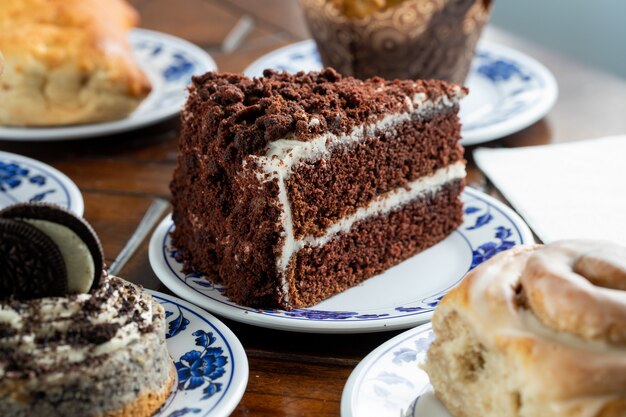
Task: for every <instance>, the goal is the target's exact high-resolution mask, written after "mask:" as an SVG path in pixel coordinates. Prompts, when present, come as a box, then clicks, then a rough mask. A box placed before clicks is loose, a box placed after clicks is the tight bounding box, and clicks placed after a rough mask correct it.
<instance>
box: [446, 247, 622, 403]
mask: <svg viewBox="0 0 626 417" xmlns="http://www.w3.org/2000/svg"><path fill="white" fill-rule="evenodd" d="M598 277H600V278H598ZM625 285H626V249H624V248H620V247H617V246H616V245H613V244H610V243H606V242H592V241H561V242H555V243H552V244H550V245H546V246H541V245H538V246H527V247H515V248H513V249H511V250H509V251H506V252H503V253H501V254H499V255H497V256H495V257H494V258H492V259H491V260H489V261H487V262H486V263H484V264H482V265H481V266H479V267H478V268H476V269H475V270H473V271H472V272H470V273H469V274H468V275H467V277H466V278H465V279H464V281H463V282H462V283H461V285H460V286H459V287H457V288H456V289H455V290H453V291H452V292H451V293H450V294H448V296H447V297H445V298H444V300H443V301H442V303H441V305H440V308H442V309H455V310H457V311H459V312H460V313H461V314H462V316H463V317H465V318H466V320H467V322H468V323H470V324H471V326H472V327H473V328H474V333H475V335H476V337H477V338H478V339H479V341H480V343H481V344H483V345H484V346H485V347H486V349H488V350H490V351H491V350H495V351H500V352H506V355H507V356H508V357H512V358H516V363H515V364H512V366H514V367H515V371H516V372H517V373H518V375H519V377H518V378H519V381H518V382H519V385H520V386H523V387H525V389H526V390H527V391H529V392H532V395H533V396H536V397H538V398H543V399H545V400H546V402H548V403H550V404H552V406H553V407H556V408H554V409H555V410H556V409H559V410H563V409H567V410H570V409H571V410H579V411H580V414H575V415H577V416H578V415H581V416H583V415H584V416H595V415H597V413H598V410H601V409H602V408H603V407H605V406H606V404H608V403H610V402H611V401H613V400H615V399H616V398H622V397H624V396H625V395H626V344H625V343H624V339H623V337H624V335H625V334H626V332H625V329H626V291H624V288H626V286H625ZM515 365H517V366H515ZM539 375H540V376H541V377H540V378H538V376H539ZM582 410H585V411H584V412H583V411H582ZM558 415H561V414H558ZM568 415H570V414H568ZM571 415H574V414H571Z"/></svg>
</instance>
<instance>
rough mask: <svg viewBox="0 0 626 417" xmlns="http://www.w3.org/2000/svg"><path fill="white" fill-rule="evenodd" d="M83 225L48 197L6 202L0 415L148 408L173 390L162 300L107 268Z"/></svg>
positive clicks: (112, 414) (129, 412) (140, 413)
mask: <svg viewBox="0 0 626 417" xmlns="http://www.w3.org/2000/svg"><path fill="white" fill-rule="evenodd" d="M68 219H69V220H68ZM85 230H89V231H91V228H90V227H89V226H88V225H87V224H86V223H84V221H82V219H79V218H77V217H75V216H74V215H73V214H71V213H69V212H67V211H65V210H62V209H60V208H57V207H53V206H49V205H41V204H27V205H18V206H13V207H9V208H7V209H4V210H2V211H0V270H1V271H2V274H0V415H1V416H5V417H50V416H63V417H123V416H133V417H144V416H145V417H148V416H152V415H153V414H154V413H155V412H156V411H157V410H158V409H159V408H160V407H161V405H162V404H163V403H164V401H165V400H166V399H167V398H168V396H169V394H170V392H171V389H172V386H173V384H174V381H175V371H174V367H173V364H172V360H171V359H170V357H169V353H168V349H167V345H166V343H165V331H166V329H165V327H166V321H165V313H164V310H163V307H162V306H161V305H160V304H159V303H157V302H156V301H155V300H154V299H153V298H152V296H151V295H149V294H148V293H146V292H144V291H142V290H141V289H140V288H139V287H137V286H135V285H133V284H131V283H129V282H126V281H124V280H123V279H121V278H117V277H113V276H108V275H107V274H106V273H105V272H103V270H102V253H101V249H100V245H99V242H98V241H97V237H96V236H95V235H94V234H91V236H86V235H85ZM59 242H61V243H59ZM94 242H95V244H96V245H95V246H94ZM76 258H80V259H76ZM88 262H92V264H91V267H90V268H86V265H87V263H88ZM72 269H77V270H79V271H81V273H80V274H72V273H71V272H70V270H72ZM94 271H97V275H94ZM94 277H97V279H94ZM85 288H86V290H85V291H83V289H85Z"/></svg>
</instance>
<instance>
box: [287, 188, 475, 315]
mask: <svg viewBox="0 0 626 417" xmlns="http://www.w3.org/2000/svg"><path fill="white" fill-rule="evenodd" d="M462 190H463V181H461V180H455V181H451V182H449V183H447V184H446V185H445V186H443V187H441V188H440V189H439V190H438V191H436V192H434V193H428V194H426V195H424V196H422V197H419V198H417V199H415V200H413V201H412V202H410V203H409V204H406V205H404V206H402V207H400V208H399V209H398V210H396V211H393V212H391V213H389V214H387V215H382V216H377V217H372V218H369V219H365V220H363V221H361V222H359V223H356V224H355V225H354V226H353V227H352V229H351V230H350V232H348V233H345V234H341V235H338V236H337V237H336V238H335V239H334V240H332V241H331V242H329V243H328V244H326V245H324V246H321V247H313V248H304V249H302V250H301V251H299V252H298V253H297V255H295V258H294V259H292V264H291V266H290V270H289V276H290V279H291V280H292V281H293V286H292V297H291V302H292V305H293V306H294V307H296V308H300V307H306V306H310V305H313V304H316V303H318V302H320V301H322V300H324V299H326V298H328V297H329V296H331V295H334V294H337V293H339V292H341V291H344V290H346V289H348V288H350V287H353V286H355V285H357V284H359V283H361V282H363V281H364V280H365V279H367V278H369V277H371V276H373V275H377V274H379V273H381V272H383V271H384V270H386V269H387V268H389V267H391V266H393V265H396V264H398V263H399V262H402V261H403V260H405V259H408V258H410V257H411V256H413V255H415V254H416V253H418V252H420V251H423V250H424V249H427V248H429V247H431V246H433V245H434V244H436V243H438V242H439V241H441V240H443V239H444V238H445V237H446V236H448V235H449V234H450V233H452V231H453V230H454V229H456V228H457V227H458V226H459V225H460V224H461V222H462V221H463V208H462V203H461V201H460V198H459V196H460V194H461V192H462Z"/></svg>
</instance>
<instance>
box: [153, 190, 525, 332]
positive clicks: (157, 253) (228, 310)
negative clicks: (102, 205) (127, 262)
mask: <svg viewBox="0 0 626 417" xmlns="http://www.w3.org/2000/svg"><path fill="white" fill-rule="evenodd" d="M463 192H464V193H466V192H467V193H468V194H470V195H471V196H472V197H478V198H480V199H483V201H486V202H487V203H488V204H490V205H491V206H493V207H495V208H496V209H498V210H499V211H500V212H501V213H502V214H503V215H504V216H505V217H507V218H508V219H509V221H510V222H511V224H513V225H514V226H515V227H516V229H517V230H518V232H519V235H520V237H521V240H522V244H531V243H533V242H534V237H533V235H532V232H531V230H530V228H529V227H528V225H526V223H525V222H524V220H523V219H522V218H521V217H520V216H519V215H518V214H517V213H516V212H515V211H514V210H513V209H511V208H509V207H508V206H506V205H505V204H504V203H502V202H500V201H498V200H496V199H495V198H493V197H491V196H489V195H487V194H485V193H483V192H481V191H478V190H475V189H473V188H471V187H465V190H464V191H463ZM171 223H172V222H171V216H169V215H168V216H166V217H165V218H164V219H163V220H162V221H161V222H160V223H159V225H158V226H157V227H156V228H155V230H154V232H153V233H152V236H151V238H150V243H149V249H148V258H149V263H150V266H151V268H152V270H153V272H154V274H155V275H156V276H157V278H158V279H159V281H161V283H163V284H164V285H165V286H166V287H167V288H168V289H170V291H172V292H173V293H175V294H177V295H178V296H179V297H182V298H184V299H186V300H189V301H190V302H192V303H194V304H197V305H198V306H201V307H202V308H203V309H207V310H210V311H211V312H212V313H214V314H217V315H220V316H222V317H225V318H228V319H230V320H234V321H238V322H241V323H245V324H249V325H254V326H258V327H263V328H271V329H276V330H286V331H294V332H301V333H329V334H349V333H373V332H384V331H391V330H399V329H406V328H410V327H413V326H416V325H419V324H421V323H424V322H426V321H429V320H430V318H431V317H432V313H433V310H430V311H426V312H421V313H419V314H407V315H404V316H400V317H393V318H381V319H380V320H362V321H329V320H317V321H314V320H306V319H300V320H298V319H289V320H288V319H287V318H286V317H282V316H275V315H264V314H263V313H262V310H260V309H254V308H249V307H244V306H239V307H234V306H231V305H230V304H227V303H223V302H221V301H217V300H214V299H211V298H208V297H206V296H204V295H202V294H200V293H198V292H197V291H195V290H193V289H192V288H189V287H188V286H186V285H185V284H183V283H182V282H180V280H178V279H174V278H173V277H171V276H170V272H169V271H167V264H166V263H165V260H164V258H163V256H162V252H163V245H162V243H161V241H162V239H164V238H165V237H166V231H167V230H168V228H169V227H170V225H171ZM164 265H165V266H164ZM461 279H462V278H461ZM461 279H459V281H458V282H460V281H461ZM458 282H457V283H456V284H454V285H453V286H452V287H454V286H456V285H457V284H458ZM452 287H451V288H452ZM451 288H449V289H447V290H446V291H449V290H450V289H451Z"/></svg>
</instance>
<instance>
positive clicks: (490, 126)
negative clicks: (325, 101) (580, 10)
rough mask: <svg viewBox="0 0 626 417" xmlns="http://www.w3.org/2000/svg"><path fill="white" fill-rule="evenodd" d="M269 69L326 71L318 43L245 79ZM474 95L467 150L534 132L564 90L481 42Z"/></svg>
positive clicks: (465, 115)
mask: <svg viewBox="0 0 626 417" xmlns="http://www.w3.org/2000/svg"><path fill="white" fill-rule="evenodd" d="M266 68H272V69H277V70H281V71H287V72H298V71H314V70H319V69H321V68H322V62H321V59H320V56H319V54H318V52H317V48H316V46H315V42H314V41H313V40H306V41H302V42H298V43H294V44H292V45H287V46H285V47H283V48H280V49H277V50H276V51H273V52H270V53H269V54H267V55H264V56H262V57H261V58H259V59H257V60H256V61H254V62H253V63H252V64H251V65H250V66H249V67H248V68H246V70H245V71H244V73H245V74H246V75H248V76H260V75H262V74H263V70H264V69H266ZM466 85H467V86H468V87H469V90H470V94H469V95H468V96H467V97H466V98H465V99H464V100H463V101H462V104H461V113H460V116H461V121H462V122H463V130H462V135H463V142H462V143H463V145H474V144H477V143H482V142H487V141H490V140H493V139H498V138H501V137H504V136H506V135H510V134H511V133H514V132H517V131H519V130H521V129H523V128H525V127H528V126H530V125H531V124H533V123H534V122H536V121H537V120H539V119H541V118H542V117H543V116H545V115H546V113H548V111H549V110H550V109H551V108H552V106H553V105H554V103H555V102H556V98H557V95H558V87H557V84H556V81H555V79H554V76H553V75H552V73H550V71H549V70H548V69H547V68H546V67H545V66H543V65H542V64H540V63H539V62H537V61H536V60H534V59H533V58H530V57H529V56H527V55H524V54H522V53H521V52H518V51H515V50H513V49H510V48H506V47H504V46H501V45H498V44H494V43H491V42H480V43H479V44H478V48H477V51H476V55H475V57H474V61H473V62H472V66H471V68H470V72H469V75H468V77H467V80H466Z"/></svg>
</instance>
